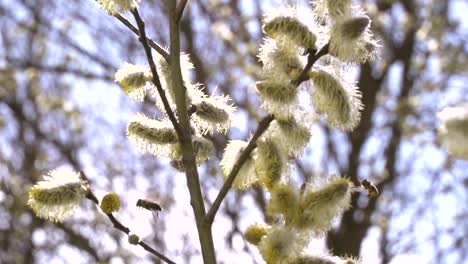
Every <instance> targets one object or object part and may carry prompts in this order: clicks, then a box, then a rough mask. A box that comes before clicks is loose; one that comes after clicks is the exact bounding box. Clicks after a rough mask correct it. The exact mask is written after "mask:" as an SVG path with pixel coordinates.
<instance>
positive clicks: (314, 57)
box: [292, 43, 330, 86]
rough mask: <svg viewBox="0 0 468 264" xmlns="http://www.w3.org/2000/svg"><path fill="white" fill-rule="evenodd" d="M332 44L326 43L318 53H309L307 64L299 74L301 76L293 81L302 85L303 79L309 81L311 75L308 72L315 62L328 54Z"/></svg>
mask: <svg viewBox="0 0 468 264" xmlns="http://www.w3.org/2000/svg"><path fill="white" fill-rule="evenodd" d="M329 46H330V44H329V43H327V44H325V45H324V46H323V47H322V48H321V49H320V50H319V51H317V53H315V54H313V53H309V56H308V57H307V65H306V66H305V67H304V69H303V70H302V72H301V74H300V75H299V78H297V79H296V80H294V81H293V82H292V83H293V84H295V85H298V86H299V85H300V84H301V83H302V82H303V81H307V80H308V79H309V77H308V76H307V74H308V73H309V71H310V69H311V68H312V66H314V64H315V63H316V62H317V61H318V59H320V57H322V56H324V55H326V54H327V53H328V47H329Z"/></svg>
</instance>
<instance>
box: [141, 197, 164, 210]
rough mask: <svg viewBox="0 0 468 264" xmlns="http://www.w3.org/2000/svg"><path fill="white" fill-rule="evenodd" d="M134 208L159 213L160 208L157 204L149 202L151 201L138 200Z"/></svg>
mask: <svg viewBox="0 0 468 264" xmlns="http://www.w3.org/2000/svg"><path fill="white" fill-rule="evenodd" d="M136 206H138V207H141V208H144V209H146V210H148V211H155V212H157V211H161V210H162V208H161V206H160V205H159V204H157V203H155V202H151V201H148V200H145V199H139V200H138V201H137V203H136Z"/></svg>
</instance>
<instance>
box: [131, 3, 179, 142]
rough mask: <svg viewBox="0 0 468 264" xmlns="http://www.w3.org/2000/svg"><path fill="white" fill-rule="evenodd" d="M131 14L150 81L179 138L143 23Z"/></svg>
mask: <svg viewBox="0 0 468 264" xmlns="http://www.w3.org/2000/svg"><path fill="white" fill-rule="evenodd" d="M132 14H133V16H134V17H135V20H136V22H137V25H138V31H139V33H140V34H139V37H138V39H139V40H140V42H141V44H142V45H143V48H144V49H145V54H146V59H147V60H148V63H149V65H150V69H151V74H152V75H153V77H152V79H151V81H152V82H153V84H154V85H155V86H156V89H157V90H158V93H159V96H160V97H161V100H162V102H163V105H164V109H165V110H166V114H167V116H168V117H169V119H170V120H171V123H172V125H173V126H174V129H175V131H176V133H177V136H179V138H181V136H182V129H181V128H180V125H179V123H178V122H177V119H176V117H175V115H174V112H173V111H172V109H171V106H170V105H169V101H168V100H167V97H166V93H165V92H164V89H163V88H162V85H161V81H160V80H159V76H158V71H157V70H156V65H155V64H154V60H153V56H152V55H151V48H150V46H149V45H148V39H147V37H146V32H145V23H144V22H143V19H141V16H140V14H139V13H138V10H137V9H134V10H132Z"/></svg>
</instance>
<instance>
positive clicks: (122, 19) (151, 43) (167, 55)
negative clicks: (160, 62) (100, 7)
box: [114, 14, 169, 64]
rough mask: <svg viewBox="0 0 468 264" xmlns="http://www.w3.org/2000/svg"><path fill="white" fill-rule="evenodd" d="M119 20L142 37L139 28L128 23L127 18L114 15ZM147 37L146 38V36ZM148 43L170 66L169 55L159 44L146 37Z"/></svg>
mask: <svg viewBox="0 0 468 264" xmlns="http://www.w3.org/2000/svg"><path fill="white" fill-rule="evenodd" d="M114 17H115V18H117V20H119V21H120V22H121V23H122V24H124V25H125V26H126V27H127V28H128V29H130V30H131V31H132V32H133V33H135V35H137V36H140V31H139V30H138V28H136V27H135V26H134V25H132V23H130V21H128V20H127V19H126V18H124V17H123V16H121V15H120V14H115V15H114ZM145 37H146V36H145ZM146 41H147V42H148V45H149V46H151V47H152V48H153V49H154V50H156V51H157V52H158V53H159V54H161V56H163V58H164V59H165V60H166V61H167V63H168V64H169V53H168V52H167V51H166V49H164V48H163V47H161V46H160V45H159V44H158V43H156V42H154V41H153V40H152V39H150V38H147V37H146Z"/></svg>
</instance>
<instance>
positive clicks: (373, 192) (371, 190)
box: [361, 180, 379, 198]
mask: <svg viewBox="0 0 468 264" xmlns="http://www.w3.org/2000/svg"><path fill="white" fill-rule="evenodd" d="M361 185H362V186H363V187H364V189H366V190H367V197H369V198H374V197H376V196H377V195H379V189H377V187H375V185H374V184H372V183H371V182H370V181H368V180H363V181H362V182H361Z"/></svg>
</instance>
